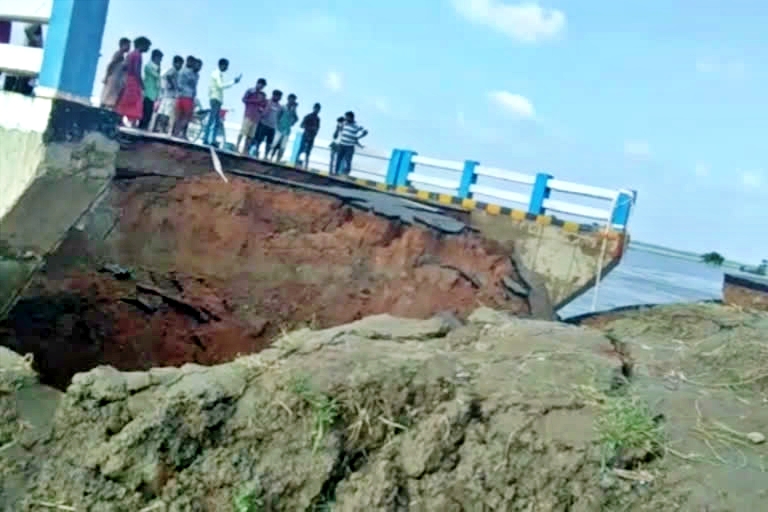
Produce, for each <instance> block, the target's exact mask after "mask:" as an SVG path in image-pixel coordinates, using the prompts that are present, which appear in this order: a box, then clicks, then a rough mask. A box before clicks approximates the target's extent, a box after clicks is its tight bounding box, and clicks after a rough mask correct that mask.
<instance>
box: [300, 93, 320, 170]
mask: <svg viewBox="0 0 768 512" xmlns="http://www.w3.org/2000/svg"><path fill="white" fill-rule="evenodd" d="M319 114H320V104H319V103H315V105H314V106H313V107H312V112H310V113H309V114H307V115H306V116H304V119H302V120H301V129H302V130H304V134H303V135H302V137H301V145H300V146H299V154H298V156H299V161H301V159H300V157H301V155H304V160H303V163H304V168H305V169H309V154H310V153H312V148H313V147H314V145H315V137H317V134H318V132H319V131H320V115H319ZM297 163H298V161H297Z"/></svg>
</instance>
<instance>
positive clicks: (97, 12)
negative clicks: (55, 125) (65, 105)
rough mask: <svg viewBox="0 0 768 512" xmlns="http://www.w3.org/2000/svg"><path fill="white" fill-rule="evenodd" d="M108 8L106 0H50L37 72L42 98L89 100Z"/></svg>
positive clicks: (107, 0)
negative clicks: (40, 65) (51, 4)
mask: <svg viewBox="0 0 768 512" xmlns="http://www.w3.org/2000/svg"><path fill="white" fill-rule="evenodd" d="M108 8H109V0H53V8H52V9H51V18H50V21H49V22H48V33H47V35H46V40H45V41H44V51H43V65H42V68H41V70H40V78H39V87H40V92H41V95H43V96H48V95H51V96H58V97H62V98H64V99H75V100H81V101H83V100H85V101H89V100H90V99H91V95H92V94H93V83H94V81H95V78H96V64H97V63H98V61H99V53H100V49H101V39H102V37H103V35H104V23H105V22H106V20H107V9H108ZM115 43H116V42H115ZM110 57H111V53H110Z"/></svg>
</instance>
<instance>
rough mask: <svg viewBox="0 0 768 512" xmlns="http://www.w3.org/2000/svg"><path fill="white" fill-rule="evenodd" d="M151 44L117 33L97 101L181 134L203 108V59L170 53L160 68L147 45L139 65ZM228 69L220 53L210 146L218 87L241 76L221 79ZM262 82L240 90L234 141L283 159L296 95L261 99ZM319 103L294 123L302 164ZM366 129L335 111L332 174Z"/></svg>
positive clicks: (207, 130)
mask: <svg viewBox="0 0 768 512" xmlns="http://www.w3.org/2000/svg"><path fill="white" fill-rule="evenodd" d="M151 46H152V43H151V41H150V40H149V39H147V38H146V37H138V38H136V39H135V40H134V41H133V50H132V51H131V41H130V40H129V39H127V38H123V39H120V41H119V43H118V50H117V51H116V52H115V53H114V55H113V56H112V59H111V60H110V62H109V64H108V66H107V71H106V74H105V77H104V88H103V91H102V96H101V106H102V107H103V108H108V109H112V110H114V111H115V112H117V113H118V114H120V115H121V116H122V117H123V118H124V119H125V120H126V122H127V124H128V125H129V126H132V127H135V128H138V129H142V130H149V131H155V132H161V133H166V134H168V135H171V136H174V137H179V138H187V128H188V126H189V123H190V122H191V121H192V119H193V118H194V116H195V112H196V111H199V110H201V103H200V101H199V99H198V91H197V89H198V83H199V81H200V70H201V69H202V67H203V61H202V60H201V59H199V58H197V57H195V56H193V55H190V56H188V57H187V58H186V59H184V58H183V57H181V56H180V55H176V56H174V57H173V60H172V65H171V67H169V68H168V70H166V71H165V72H164V73H162V72H161V68H160V66H161V64H162V60H163V52H161V51H160V50H158V49H154V50H152V52H151V54H150V59H149V61H148V62H147V63H146V65H142V60H143V54H145V53H147V52H149V50H150V48H151ZM228 69H229V61H228V60H227V59H219V61H218V65H217V67H216V69H215V70H214V71H213V73H212V74H211V81H210V86H209V89H208V100H209V103H210V110H209V113H208V121H207V123H206V125H205V126H204V127H203V143H204V144H208V145H215V144H216V139H217V137H218V134H219V133H220V132H223V130H224V126H223V122H222V115H221V113H222V106H223V104H224V91H225V90H226V89H228V88H230V87H232V86H233V85H235V84H237V83H239V82H240V79H241V76H237V77H236V78H234V80H231V81H226V80H225V77H224V74H225V73H226V72H227V71H228ZM266 87H267V81H266V79H264V78H259V79H258V80H257V81H256V84H255V86H254V87H251V88H249V89H248V90H247V91H246V92H245V94H244V95H243V98H242V102H243V104H244V106H245V112H244V116H243V122H242V125H241V129H240V133H239V135H238V140H237V145H236V147H237V150H238V151H240V152H242V153H243V154H249V155H252V156H255V157H257V158H260V157H261V152H260V151H261V146H262V144H263V145H264V153H263V158H265V159H268V160H274V161H277V162H279V161H281V160H282V159H283V157H284V155H285V151H286V149H287V144H288V140H289V138H290V135H291V130H292V129H293V127H294V126H295V125H296V123H297V122H298V121H299V116H298V113H297V110H298V106H299V104H298V98H297V97H296V95H295V94H288V96H287V98H286V103H285V104H282V103H281V102H282V99H283V92H282V91H280V90H278V89H275V90H273V91H272V93H271V95H270V97H269V99H268V98H267V92H266ZM320 110H321V106H320V104H319V103H315V104H314V106H313V108H312V111H311V112H310V113H309V114H307V115H306V116H304V118H303V120H302V121H301V125H300V127H301V128H302V130H303V135H302V139H301V146H300V150H299V156H300V157H301V156H302V155H303V157H304V158H303V160H301V165H303V166H304V167H305V168H306V167H308V166H309V158H310V154H311V152H312V148H313V147H314V143H315V138H316V136H317V134H318V132H319V131H320V115H319V114H320ZM367 134H368V132H367V131H366V130H365V129H364V128H363V127H362V126H360V125H359V124H357V122H356V121H355V114H354V113H353V112H347V113H346V114H345V115H344V116H342V117H339V118H338V119H337V122H336V129H335V131H334V135H333V143H332V144H331V165H330V172H331V174H348V173H349V172H350V171H351V169H352V157H353V156H354V152H355V148H356V147H361V145H360V139H362V138H363V137H365V136H366V135H367Z"/></svg>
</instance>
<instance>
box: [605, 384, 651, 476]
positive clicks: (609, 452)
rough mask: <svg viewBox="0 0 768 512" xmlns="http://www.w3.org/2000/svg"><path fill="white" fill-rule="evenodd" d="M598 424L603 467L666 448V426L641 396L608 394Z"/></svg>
mask: <svg viewBox="0 0 768 512" xmlns="http://www.w3.org/2000/svg"><path fill="white" fill-rule="evenodd" d="M595 423H596V424H595V428H596V430H597V433H598V437H599V442H600V445H601V448H602V463H603V467H605V466H606V465H617V464H619V463H621V462H628V461H627V459H628V458H630V459H631V458H634V457H636V456H638V455H640V456H645V455H648V454H657V453H661V451H662V448H663V445H664V429H663V427H662V425H661V424H660V423H659V422H658V421H657V420H656V418H655V417H654V414H653V412H652V411H651V408H650V407H649V406H648V403H647V402H646V401H645V400H642V399H641V398H639V397H637V396H633V395H630V394H626V395H620V396H605V397H604V400H603V401H602V404H601V409H600V413H599V414H598V416H597V419H596V422H595Z"/></svg>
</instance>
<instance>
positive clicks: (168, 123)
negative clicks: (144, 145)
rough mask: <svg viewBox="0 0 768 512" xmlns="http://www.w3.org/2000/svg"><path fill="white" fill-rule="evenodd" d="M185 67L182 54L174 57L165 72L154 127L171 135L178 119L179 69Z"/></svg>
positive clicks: (155, 129)
mask: <svg viewBox="0 0 768 512" xmlns="http://www.w3.org/2000/svg"><path fill="white" fill-rule="evenodd" d="M182 67H184V58H183V57H182V56H181V55H176V56H174V57H173V65H172V66H171V67H170V68H169V69H168V70H167V71H166V72H165V73H163V78H162V92H161V98H160V104H159V105H158V108H157V114H156V115H155V118H156V119H155V121H154V122H153V123H152V129H153V130H154V131H159V132H161V133H166V134H168V135H171V130H172V129H173V123H174V122H175V121H176V98H177V97H178V95H179V71H181V68H182Z"/></svg>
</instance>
